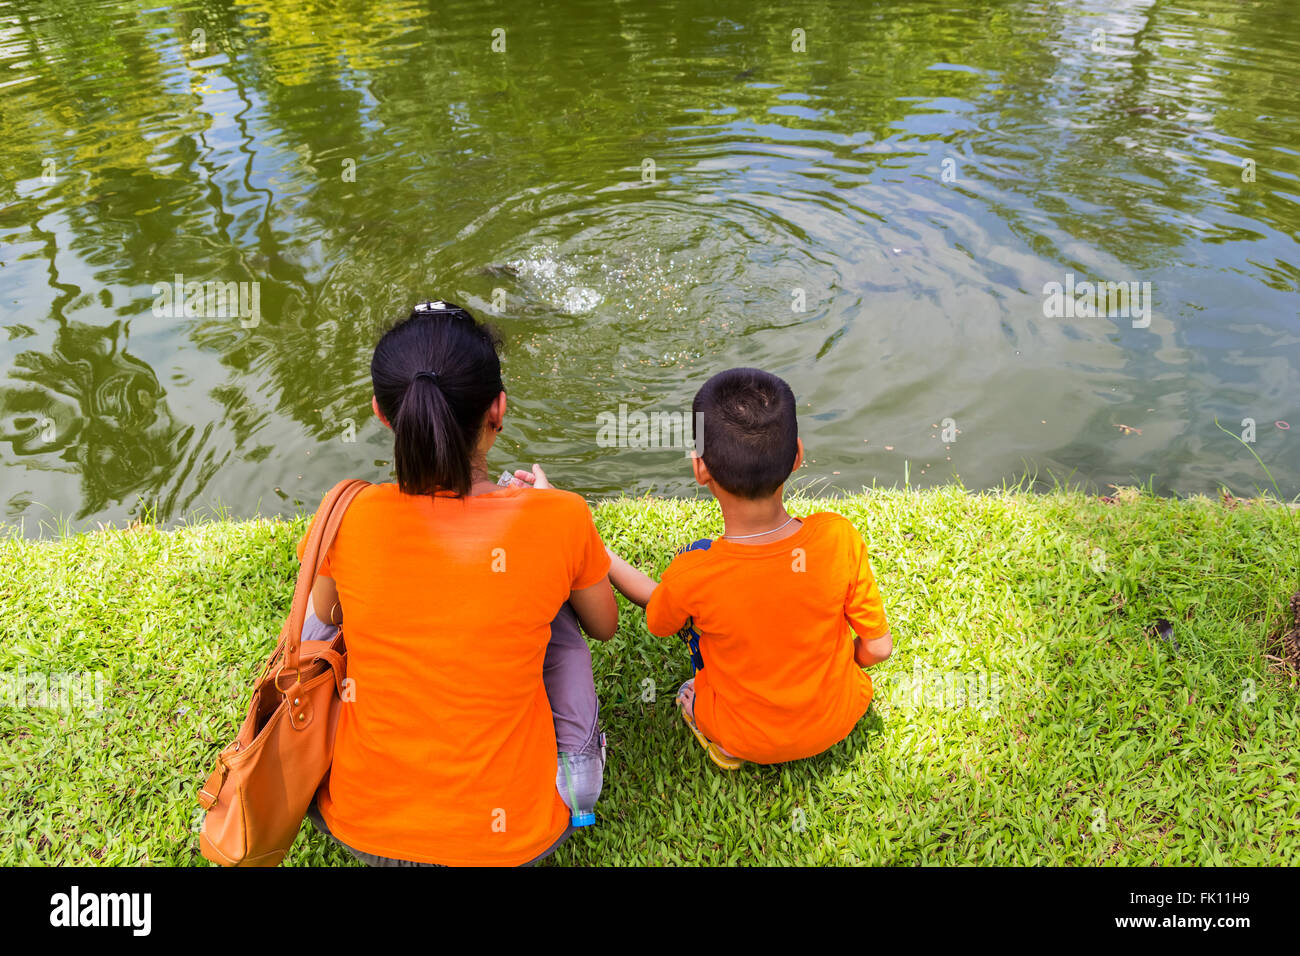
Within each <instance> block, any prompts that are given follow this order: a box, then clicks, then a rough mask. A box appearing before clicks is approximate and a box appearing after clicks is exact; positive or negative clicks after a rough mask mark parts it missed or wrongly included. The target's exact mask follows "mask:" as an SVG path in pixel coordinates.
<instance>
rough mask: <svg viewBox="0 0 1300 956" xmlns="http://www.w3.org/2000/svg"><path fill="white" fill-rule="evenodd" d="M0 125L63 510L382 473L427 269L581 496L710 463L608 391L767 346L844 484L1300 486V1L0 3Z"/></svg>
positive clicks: (538, 444)
mask: <svg viewBox="0 0 1300 956" xmlns="http://www.w3.org/2000/svg"><path fill="white" fill-rule="evenodd" d="M0 122H2V124H3V126H2V129H3V135H0V325H2V326H3V329H4V334H3V335H0V455H3V459H2V460H3V465H4V468H3V469H0V505H2V506H3V508H4V514H3V516H0V520H3V521H8V522H19V521H21V522H22V524H23V526H24V528H25V530H26V532H27V533H28V534H32V533H37V532H38V531H39V526H40V524H41V523H42V522H45V523H47V524H48V523H52V522H54V521H55V520H56V519H60V518H61V519H66V520H68V521H70V522H71V524H72V525H73V527H77V528H81V527H93V526H94V523H95V522H97V521H109V520H113V521H118V522H123V521H129V520H131V519H132V518H133V517H136V516H139V515H141V514H144V513H146V512H147V513H152V514H153V515H154V516H155V517H156V518H157V519H159V520H162V521H175V520H178V519H180V518H183V517H184V516H186V515H187V514H191V513H194V512H196V511H202V510H205V509H211V508H214V507H216V506H218V505H223V506H225V507H227V508H228V509H229V510H230V511H231V513H233V514H235V515H237V516H243V515H250V514H254V513H258V512H261V513H264V514H265V513H289V512H293V511H295V510H297V509H298V508H300V507H308V508H310V507H312V506H314V505H315V503H316V502H317V501H318V500H319V496H320V494H321V493H322V492H323V490H324V489H326V488H328V487H329V486H330V485H331V484H332V483H333V482H334V481H335V480H337V479H339V478H342V477H347V476H359V477H366V478H371V479H375V480H384V479H386V477H387V476H388V475H389V474H390V458H391V446H390V442H389V439H388V435H387V433H386V432H385V431H384V430H383V428H382V427H381V426H380V425H379V424H378V423H377V422H375V421H374V419H373V418H372V417H370V414H369V398H370V389H369V357H370V351H371V348H372V346H373V344H374V342H375V340H376V338H377V337H378V335H379V334H380V333H381V332H382V330H383V329H384V328H385V327H386V325H388V324H390V323H391V322H392V321H393V320H394V319H396V318H398V317H400V316H402V315H404V314H405V313H406V312H407V311H408V310H409V308H410V306H411V305H412V304H413V303H414V302H415V301H417V300H420V299H424V298H436V297H441V298H445V299H451V300H453V301H457V302H460V303H462V304H464V305H466V306H468V307H470V308H471V309H473V310H475V311H477V312H478V313H480V314H481V315H483V316H484V317H487V318H490V319H491V320H492V321H493V322H494V323H495V324H496V325H497V326H498V328H499V329H500V331H501V332H502V334H503V335H504V338H505V341H506V350H505V354H504V359H505V375H506V385H507V389H508V391H509V394H510V403H511V404H510V409H511V413H510V418H509V419H508V424H507V428H506V430H505V432H504V433H503V435H502V440H501V442H500V443H499V445H498V450H497V452H496V453H494V458H493V461H492V465H493V467H494V468H502V467H506V466H509V465H516V464H525V463H528V462H532V461H539V462H543V463H545V464H546V465H547V466H548V470H549V471H550V473H551V475H552V477H553V479H554V480H555V481H556V483H557V484H559V485H560V486H562V487H568V488H571V489H574V490H576V491H579V492H582V493H584V494H586V495H588V496H592V497H599V496H603V495H609V494H614V493H617V492H620V491H625V492H629V493H633V494H639V493H645V492H654V493H660V494H693V493H695V491H694V486H693V483H692V482H691V481H690V474H689V469H688V468H687V466H686V463H685V461H684V453H683V451H682V450H681V449H680V448H674V447H659V448H651V449H643V448H637V447H629V446H630V445H631V444H634V443H636V442H637V441H638V439H639V438H641V437H644V436H643V435H641V434H639V433H638V432H637V431H636V429H635V427H632V428H631V429H630V432H628V433H625V434H624V436H623V438H624V441H623V442H622V445H623V447H619V442H618V440H617V438H618V436H617V434H613V435H612V436H611V430H610V429H606V433H605V434H604V435H602V433H601V427H602V424H606V425H607V424H608V422H609V421H610V420H611V419H617V417H618V416H619V413H620V409H621V410H622V411H623V413H624V417H625V419H626V420H627V421H629V422H630V423H631V425H632V426H635V423H636V421H637V419H636V414H637V413H639V412H640V413H646V414H649V413H651V412H660V413H661V414H663V415H672V414H675V413H680V412H681V411H683V410H689V406H690V398H691V396H692V394H693V393H694V391H695V389H696V388H697V387H698V386H699V384H700V383H701V382H702V381H703V380H704V379H705V378H707V377H708V376H709V375H710V374H712V373H713V372H715V371H717V370H719V369H722V368H726V367H728V366H733V365H756V366H761V367H764V368H767V369H769V370H771V371H774V372H776V373H777V374H780V375H782V376H783V377H785V378H786V379H787V380H788V381H789V382H790V383H791V385H792V386H793V388H794V390H795V393H796V395H797V396H798V399H799V410H800V415H801V421H800V427H801V432H802V435H803V437H804V440H805V443H806V444H807V447H808V457H809V463H808V465H807V467H806V468H805V469H804V471H803V472H801V474H800V475H799V477H798V482H799V483H800V484H808V485H813V486H815V487H817V488H822V489H827V490H834V489H843V490H850V491H852V490H857V489H860V488H861V487H863V486H864V485H865V486H870V485H872V484H873V483H876V484H883V485H895V484H901V483H903V482H904V481H910V482H911V483H912V484H914V485H929V484H936V483H942V482H945V481H950V480H960V481H961V482H962V483H964V484H965V485H966V486H967V487H971V488H986V487H992V486H997V485H999V484H1001V483H1002V482H1004V481H1015V480H1017V479H1018V478H1021V477H1023V476H1025V475H1030V476H1035V477H1036V480H1037V484H1038V486H1042V485H1043V484H1050V483H1051V482H1052V481H1053V480H1054V479H1060V480H1066V481H1069V482H1071V483H1083V484H1085V485H1086V486H1087V487H1089V488H1090V489H1093V490H1096V491H1099V492H1104V491H1106V490H1107V486H1108V485H1109V484H1112V483H1115V484H1134V483H1150V484H1151V485H1152V486H1153V487H1154V488H1155V490H1157V491H1158V492H1160V493H1164V494H1188V493H1197V492H1206V493H1215V492H1216V491H1217V490H1218V489H1220V488H1221V487H1223V486H1227V487H1229V488H1231V489H1232V490H1233V491H1234V492H1236V493H1238V494H1249V493H1253V492H1255V491H1256V490H1258V489H1272V488H1273V482H1276V485H1277V488H1278V490H1279V491H1280V493H1281V494H1282V495H1284V496H1287V497H1290V496H1293V495H1296V494H1297V493H1300V408H1297V395H1300V313H1298V307H1300V306H1298V303H1300V300H1298V298H1297V288H1298V284H1300V152H1298V150H1300V11H1298V10H1297V8H1296V6H1295V4H1294V2H1293V0H1256V2H1238V0H1196V2H1192V0H1184V2H1181V3H1169V2H1161V0H1141V2H1138V0H1133V2H1118V3H1116V2H1100V0H1088V2H1066V3H1055V2H1042V0H1040V2H987V3H977V2H967V3H956V2H943V3H939V2H924V0H895V2H891V3H872V2H853V3H848V2H844V3H829V2H828V3H818V2H798V3H786V2H781V3H775V2H764V0H758V2H755V0H745V2H720V3H710V4H703V3H689V2H674V0H667V2H658V0H656V2H650V0H636V2H632V0H605V2H599V3H597V2H592V0H576V2H575V0H567V2H564V3H553V4H547V5H545V6H544V7H543V6H540V5H539V6H538V8H537V9H532V5H528V4H518V3H485V2H473V3H471V2H464V0H451V2H440V3H436V4H435V3H420V2H413V0H347V2H343V3H340V4H334V5H331V4H318V3H312V2H304V0H241V2H229V0H205V2H203V3H180V4H175V5H170V6H167V7H164V6H162V5H160V4H158V3H133V2H86V0H5V2H0ZM178 277H179V279H178ZM177 281H180V282H181V283H186V282H201V283H222V284H224V283H234V285H232V286H230V287H229V289H230V290H231V291H232V292H236V293H243V295H244V301H243V304H244V305H245V306H247V308H246V309H245V310H244V311H243V312H242V314H241V312H240V310H238V309H234V308H222V307H221V303H220V302H214V301H211V300H208V299H204V300H203V302H201V303H198V306H199V307H198V308H197V309H194V310H192V311H191V312H190V313H189V314H187V312H186V309H185V308H184V305H185V303H184V302H182V303H180V306H179V307H176V308H169V307H167V306H168V304H167V303H166V301H165V295H164V293H163V292H162V291H161V289H162V288H163V287H164V286H168V285H170V284H173V283H175V282H177ZM1085 282H1108V283H1124V284H1125V286H1124V288H1125V289H1126V290H1128V291H1130V292H1131V293H1132V294H1131V296H1128V297H1126V298H1120V297H1118V296H1112V297H1111V298H1107V297H1106V296H1103V297H1101V300H1100V301H1096V300H1092V299H1089V298H1088V297H1087V295H1086V294H1085V292H1084V290H1085V289H1086V287H1082V288H1081V287H1080V283H1085ZM1053 283H1056V284H1058V286H1060V287H1061V288H1062V289H1063V290H1064V289H1066V288H1072V290H1073V291H1072V293H1071V295H1070V299H1071V301H1069V302H1065V301H1064V298H1065V292H1064V291H1062V293H1061V294H1060V295H1055V294H1054V292H1055V287H1053V285H1052V284H1053ZM1130 284H1131V285H1130ZM223 288H225V287H224V286H223ZM1114 291H1115V290H1114V289H1113V288H1112V289H1111V290H1110V292H1111V293H1114ZM254 296H255V298H254ZM234 298H235V299H236V300H238V299H239V295H238V294H236V295H235V296H234ZM1076 300H1077V301H1076ZM191 304H192V305H193V304H194V303H191ZM254 304H255V305H256V309H254V308H253V306H254ZM1090 306H1091V307H1090ZM1094 313H1095V314H1094ZM1216 419H1217V420H1218V423H1219V425H1216ZM1247 419H1249V420H1251V421H1253V422H1254V427H1253V434H1251V426H1250V424H1248V423H1246V420H1247ZM1289 423H1294V424H1295V425H1296V426H1297V428H1295V429H1288V428H1286V427H1283V426H1285V425H1287V424H1289ZM1220 425H1221V426H1222V428H1220V427H1219V426H1220ZM1223 429H1226V431H1225V430H1223ZM612 431H613V432H615V433H616V432H617V430H616V429H614V430H612ZM1243 433H1244V434H1245V436H1246V438H1247V439H1250V440H1249V441H1246V442H1243V441H1242V440H1241V436H1242V435H1243ZM651 437H652V438H653V436H651ZM672 437H673V436H664V435H661V436H660V441H661V443H664V444H668V445H671V444H672V442H671V438H672ZM1252 452H1253V453H1254V454H1252ZM1255 455H1258V458H1259V460H1258V461H1257V460H1256V458H1255ZM1265 469H1267V470H1265ZM1270 474H1271V476H1272V477H1271V479H1270V477H1269V475H1270Z"/></svg>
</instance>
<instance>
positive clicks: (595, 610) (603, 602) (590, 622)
mask: <svg viewBox="0 0 1300 956" xmlns="http://www.w3.org/2000/svg"><path fill="white" fill-rule="evenodd" d="M569 603H570V604H572V605H573V609H574V611H576V612H577V613H578V622H579V623H580V624H581V625H582V629H583V630H584V631H586V632H587V636H588V637H590V638H592V639H594V640H597V641H608V640H609V639H610V638H611V637H613V636H614V635H615V634H617V633H618V602H617V601H616V600H614V591H613V590H612V589H611V588H610V586H609V577H608V575H607V576H605V577H603V578H601V579H600V580H599V581H597V582H596V583H595V584H593V585H591V587H587V588H582V589H581V590H578V591H570V592H569Z"/></svg>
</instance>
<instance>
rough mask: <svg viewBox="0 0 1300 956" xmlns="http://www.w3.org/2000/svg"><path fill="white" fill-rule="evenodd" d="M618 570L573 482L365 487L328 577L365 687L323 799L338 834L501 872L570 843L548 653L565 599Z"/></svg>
mask: <svg viewBox="0 0 1300 956" xmlns="http://www.w3.org/2000/svg"><path fill="white" fill-rule="evenodd" d="M301 553H302V544H301V542H300V543H299V556H301ZM608 572H609V556H608V555H607V554H606V553H605V547H604V544H603V543H602V542H601V539H600V535H599V534H598V533H597V531H596V527H595V524H594V523H593V522H592V518H591V512H590V510H589V509H588V507H587V504H586V502H585V501H583V499H582V498H581V497H579V496H578V495H575V494H573V493H571V492H567V491H559V490H554V489H547V490H537V489H532V488H503V489H502V490H500V491H496V492H491V493H488V494H485V495H477V496H473V497H469V498H463V499H462V498H456V497H453V496H451V495H442V494H439V495H438V496H436V497H433V498H431V497H429V496H412V495H404V494H402V493H401V492H400V491H399V490H398V488H397V486H396V485H392V484H387V485H372V486H371V487H369V488H367V489H365V490H364V491H362V492H361V493H360V494H359V495H358V496H357V497H356V498H355V499H354V500H353V502H352V504H351V505H350V506H349V507H348V510H347V513H346V514H345V515H344V518H343V523H342V525H341V526H340V528H339V533H338V537H337V538H336V539H335V541H334V545H333V547H332V548H331V549H330V551H329V553H328V554H327V556H326V558H325V562H324V564H323V566H322V568H321V572H320V573H321V574H323V575H325V576H327V577H331V578H333V579H334V582H335V584H336V585H337V586H338V591H339V603H340V605H341V607H342V611H343V632H344V638H345V640H346V641H347V648H348V677H349V679H350V680H352V681H353V684H352V688H353V690H354V692H355V700H354V701H351V702H347V703H344V705H343V707H342V709H341V713H340V717H339V724H338V733H337V736H336V738H335V742H334V763H333V766H332V769H331V771H330V778H329V785H328V789H327V791H326V792H323V793H322V794H321V796H320V798H319V807H320V812H321V816H322V817H324V819H325V822H326V823H327V824H328V825H329V828H330V830H331V831H332V832H333V833H334V835H335V836H337V837H338V838H339V839H340V840H342V841H343V842H344V843H346V844H348V845H349V846H351V847H354V848H355V849H358V850H363V851H365V852H367V853H374V854H377V855H379V856H387V857H394V858H397V859H403V860H415V861H418V862H423V863H443V864H449V865H492V864H499V865H505V866H512V865H518V864H521V863H526V862H528V861H529V860H531V859H533V858H534V857H536V856H538V855H540V854H541V853H542V852H544V851H545V850H547V849H548V848H549V847H550V846H551V844H553V843H554V842H555V841H556V840H557V839H559V837H560V835H561V834H562V833H563V832H564V830H565V827H566V826H567V824H568V819H569V810H568V808H567V807H566V806H565V804H564V802H563V801H562V800H561V799H560V795H559V793H558V792H557V791H556V789H555V762H556V747H555V727H554V722H553V719H552V716H551V707H550V702H549V701H548V699H547V696H546V688H545V686H544V685H543V683H542V662H543V660H544V659H545V656H546V647H547V644H548V643H549V641H550V637H551V629H550V624H551V621H552V619H553V618H554V617H555V616H556V614H557V613H558V612H559V610H560V607H561V605H562V604H563V603H564V602H565V601H566V600H568V597H569V593H570V592H571V591H574V590H578V589H581V588H585V587H590V586H591V585H593V584H595V583H597V582H598V581H600V579H601V578H602V577H604V576H605V575H606V574H607V573H608Z"/></svg>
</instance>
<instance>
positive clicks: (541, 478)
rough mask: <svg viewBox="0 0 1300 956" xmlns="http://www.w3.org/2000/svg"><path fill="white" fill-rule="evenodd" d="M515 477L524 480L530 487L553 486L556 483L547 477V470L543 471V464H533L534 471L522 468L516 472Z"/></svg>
mask: <svg viewBox="0 0 1300 956" xmlns="http://www.w3.org/2000/svg"><path fill="white" fill-rule="evenodd" d="M515 479H516V480H517V481H522V482H523V483H524V484H526V485H527V486H528V487H529V488H553V487H554V485H552V484H551V482H550V481H549V480H548V479H547V477H546V472H544V471H542V466H541V465H533V470H532V471H524V470H522V469H520V470H519V471H516V472H515Z"/></svg>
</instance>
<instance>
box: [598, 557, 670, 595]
mask: <svg viewBox="0 0 1300 956" xmlns="http://www.w3.org/2000/svg"><path fill="white" fill-rule="evenodd" d="M605 551H606V553H608V554H609V580H610V583H611V584H613V585H614V587H616V588H618V590H619V592H620V593H621V594H622V595H623V597H625V598H627V599H628V600H629V601H631V602H632V603H633V604H635V605H636V606H637V607H645V606H646V605H647V604H649V603H650V595H652V594H654V593H655V588H657V587H658V586H659V583H658V582H657V581H655V579H654V578H652V577H650V575H648V574H646V573H645V572H644V571H640V570H638V569H636V568H634V567H632V565H630V564H628V563H627V562H626V561H624V560H623V559H622V558H620V557H619V556H618V555H617V554H615V553H614V552H613V551H611V550H610V549H609V548H605Z"/></svg>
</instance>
